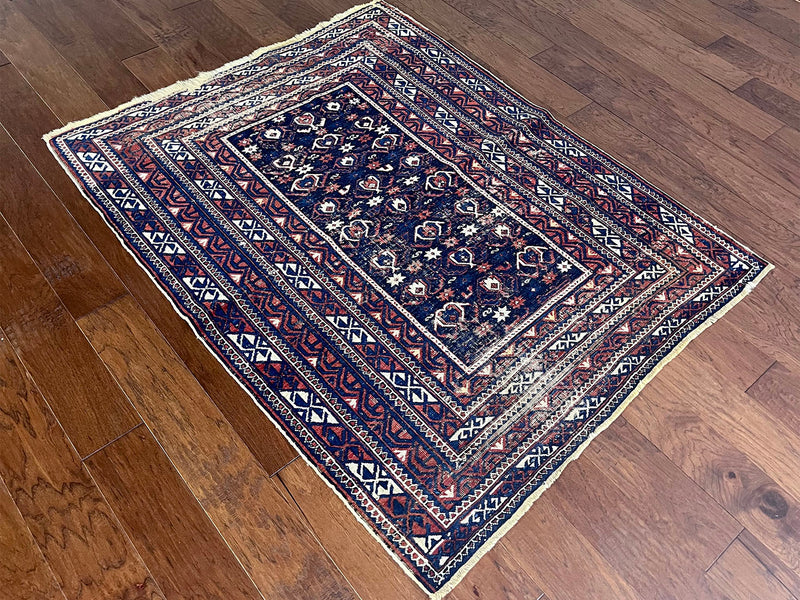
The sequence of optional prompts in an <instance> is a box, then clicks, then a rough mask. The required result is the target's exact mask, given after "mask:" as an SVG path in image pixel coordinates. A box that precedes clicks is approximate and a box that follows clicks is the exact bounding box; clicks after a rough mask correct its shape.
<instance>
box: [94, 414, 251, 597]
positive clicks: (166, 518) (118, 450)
mask: <svg viewBox="0 0 800 600" xmlns="http://www.w3.org/2000/svg"><path fill="white" fill-rule="evenodd" d="M86 465H87V466H88V468H89V472H90V473H91V474H92V477H93V478H94V480H95V482H97V485H98V487H99V488H100V489H101V490H102V491H103V494H104V495H105V497H106V498H107V499H108V502H109V504H110V505H111V507H112V508H113V510H114V512H115V513H116V514H117V516H118V517H119V520H120V522H121V523H122V525H123V527H124V528H125V530H126V531H127V533H128V535H129V536H130V538H131V540H132V541H133V544H134V546H136V548H137V549H138V551H139V553H140V554H141V555H142V557H143V558H144V560H145V562H146V563H147V565H148V567H149V568H150V571H151V572H152V573H153V575H154V576H155V578H156V580H157V581H158V582H159V584H160V586H161V589H163V590H164V594H165V595H166V596H167V597H168V598H187V599H189V598H208V599H209V600H212V599H214V600H223V599H225V600H234V599H240V598H246V599H253V600H255V599H256V598H263V597H262V596H261V594H259V593H258V590H257V589H256V588H255V586H254V585H253V582H252V581H250V579H249V578H248V577H247V574H246V573H245V572H244V571H243V570H242V567H241V565H240V564H239V562H238V561H237V560H236V557H235V556H234V555H233V553H232V552H231V551H230V549H229V548H228V546H227V545H226V544H225V540H224V539H223V538H222V537H221V536H220V535H219V532H218V531H217V530H216V528H215V527H214V524H213V523H212V522H211V521H210V520H209V518H208V516H207V515H206V514H205V513H204V512H203V509H202V508H201V507H200V505H199V504H198V502H197V499H196V498H195V497H194V496H192V494H191V492H190V491H189V490H188V489H187V488H186V485H185V484H184V482H183V480H182V479H181V477H180V475H178V473H177V472H176V471H175V469H173V467H172V464H171V463H170V461H169V459H168V458H167V456H166V455H165V454H164V452H163V451H162V450H161V448H160V447H159V445H158V442H156V440H155V439H154V438H153V436H152V435H151V434H150V432H149V431H148V430H147V429H146V428H145V427H137V428H136V429H134V430H133V431H131V432H130V433H128V434H127V435H125V436H123V437H122V438H120V439H118V440H116V441H115V442H114V443H112V444H109V445H108V446H105V447H104V448H102V449H101V450H99V451H98V452H96V453H95V454H93V455H92V456H90V457H89V458H88V459H86Z"/></svg>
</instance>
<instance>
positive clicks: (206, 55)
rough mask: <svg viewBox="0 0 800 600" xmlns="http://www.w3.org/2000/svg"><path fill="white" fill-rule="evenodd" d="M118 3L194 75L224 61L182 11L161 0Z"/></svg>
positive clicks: (130, 17)
mask: <svg viewBox="0 0 800 600" xmlns="http://www.w3.org/2000/svg"><path fill="white" fill-rule="evenodd" d="M117 4H119V6H120V7H121V8H122V10H123V11H124V12H125V14H126V15H127V16H128V18H129V19H130V20H131V21H133V23H135V24H136V25H137V26H138V27H140V28H141V29H142V31H144V32H145V33H146V34H147V35H148V36H150V37H151V38H152V39H153V40H154V41H155V42H156V43H157V44H158V45H159V46H161V47H162V48H163V49H164V50H165V51H166V52H167V53H169V55H170V56H171V57H172V58H173V59H174V60H175V62H177V63H178V64H179V65H181V66H182V67H183V68H185V69H186V70H187V71H189V72H191V73H192V74H196V73H197V72H198V71H210V70H212V69H214V68H216V67H219V66H220V65H222V64H224V63H225V59H224V58H223V57H222V56H221V55H220V54H219V53H218V52H217V51H216V50H214V49H212V48H211V47H210V46H209V45H208V44H206V43H205V42H204V41H203V40H202V38H201V37H200V35H199V34H198V33H197V31H195V30H194V29H193V28H192V27H191V26H190V25H189V24H188V23H187V22H186V21H185V20H184V18H183V17H182V16H181V15H180V14H178V13H177V12H176V11H174V10H171V9H170V8H169V7H167V6H165V4H164V3H163V2H162V1H161V0H117ZM182 4H186V3H185V2H184V3H182Z"/></svg>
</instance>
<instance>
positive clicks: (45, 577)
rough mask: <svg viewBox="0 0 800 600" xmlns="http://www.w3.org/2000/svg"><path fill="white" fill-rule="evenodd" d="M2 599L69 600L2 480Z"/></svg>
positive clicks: (0, 581)
mask: <svg viewBox="0 0 800 600" xmlns="http://www.w3.org/2000/svg"><path fill="white" fill-rule="evenodd" d="M0 556H2V557H3V560H2V561H0V598H2V599H3V600H17V599H19V598H27V599H29V600H66V599H65V597H64V594H63V593H62V592H61V587H60V586H59V585H58V583H57V582H56V580H55V578H54V576H53V572H52V571H51V570H50V567H49V566H48V565H47V563H46V562H45V560H44V557H43V556H42V553H41V551H40V550H39V547H38V546H37V545H36V542H35V541H34V539H33V537H32V536H31V532H30V531H29V530H28V528H27V526H26V525H25V520H24V519H23V518H22V515H21V514H20V512H19V510H18V509H17V505H16V504H14V500H13V499H12V498H11V494H9V492H8V488H6V486H5V484H4V483H3V481H2V479H1V478H0Z"/></svg>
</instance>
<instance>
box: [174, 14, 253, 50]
mask: <svg viewBox="0 0 800 600" xmlns="http://www.w3.org/2000/svg"><path fill="white" fill-rule="evenodd" d="M174 12H175V13H176V14H179V15H181V17H183V19H184V21H186V23H188V24H189V26H191V27H192V29H194V31H196V32H197V35H198V36H199V37H200V39H202V40H203V43H204V44H206V45H208V46H209V47H210V48H213V49H214V50H215V51H216V52H217V53H218V54H219V55H220V56H221V57H222V58H223V59H224V60H225V62H230V61H232V60H237V59H240V58H242V57H243V56H247V55H248V54H250V53H251V52H252V51H253V50H255V49H257V48H258V47H259V46H260V45H261V44H260V43H259V42H258V41H256V40H255V38H253V37H252V36H251V35H250V34H249V33H247V32H246V31H245V30H244V29H242V28H241V27H239V25H237V24H236V23H235V22H233V21H232V20H231V19H229V18H228V16H227V15H226V14H225V13H224V12H222V11H221V10H220V9H219V8H218V7H217V6H216V4H214V2H213V1H212V0H197V1H196V2H192V3H191V4H189V5H188V6H184V7H181V8H177V9H175V11H174Z"/></svg>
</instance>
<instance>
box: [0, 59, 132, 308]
mask: <svg viewBox="0 0 800 600" xmlns="http://www.w3.org/2000/svg"><path fill="white" fill-rule="evenodd" d="M0 88H2V89H3V97H2V100H0V123H7V122H9V121H15V122H16V124H21V123H24V122H25V121H26V120H27V119H28V118H29V116H28V115H26V114H25V113H26V112H27V111H28V110H29V106H28V105H26V104H25V103H24V99H25V97H26V95H28V94H29V93H30V88H29V87H28V84H27V83H26V82H25V80H24V79H22V77H21V76H20V75H19V73H17V71H16V70H15V69H14V67H13V66H11V65H8V66H5V67H0ZM41 143H42V145H44V143H43V142H41ZM0 188H2V190H3V194H1V195H0V212H2V214H3V217H5V219H6V221H8V223H9V224H10V225H11V227H12V229H14V233H15V234H16V235H17V237H19V239H20V241H21V242H22V243H23V244H24V245H25V249H26V250H27V252H29V253H30V254H31V256H32V258H33V259H34V261H35V262H36V264H37V266H38V267H39V269H40V270H41V271H42V273H43V274H44V276H45V278H46V279H47V281H48V282H49V283H50V285H52V286H53V289H54V290H55V291H56V293H57V294H58V296H59V298H60V299H61V301H62V302H63V303H64V305H65V306H66V307H67V310H69V312H70V313H71V314H72V315H76V316H80V315H83V314H86V313H87V312H91V311H92V310H94V309H95V308H97V307H98V306H102V305H103V304H105V303H107V302H109V301H110V300H113V299H114V298H116V297H118V296H120V295H122V294H123V293H124V292H125V288H124V286H123V285H122V283H121V282H120V281H119V279H118V278H117V276H116V275H115V274H114V272H113V271H112V270H111V268H110V267H109V266H108V263H106V261H105V260H104V259H103V257H102V256H101V255H100V254H99V252H97V249H96V248H95V247H94V245H93V244H92V243H91V242H90V241H89V239H88V238H87V237H86V235H85V234H84V232H83V231H82V230H81V229H80V227H79V226H78V224H77V223H76V222H75V220H74V219H73V218H72V216H71V215H70V214H69V212H67V210H66V209H65V208H64V207H63V206H62V205H61V203H60V202H59V201H58V198H56V197H55V195H54V194H53V191H52V190H51V189H50V187H49V186H48V185H47V183H45V181H44V180H43V179H42V178H41V176H40V175H39V173H38V172H37V171H36V169H35V168H34V167H33V165H32V164H31V163H30V161H29V160H28V158H27V156H25V154H23V152H22V151H21V150H20V148H19V147H18V146H17V144H16V143H15V142H14V140H12V139H11V137H10V136H9V134H8V133H7V132H6V130H5V129H4V128H3V127H0ZM44 232H46V234H45V233H44Z"/></svg>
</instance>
